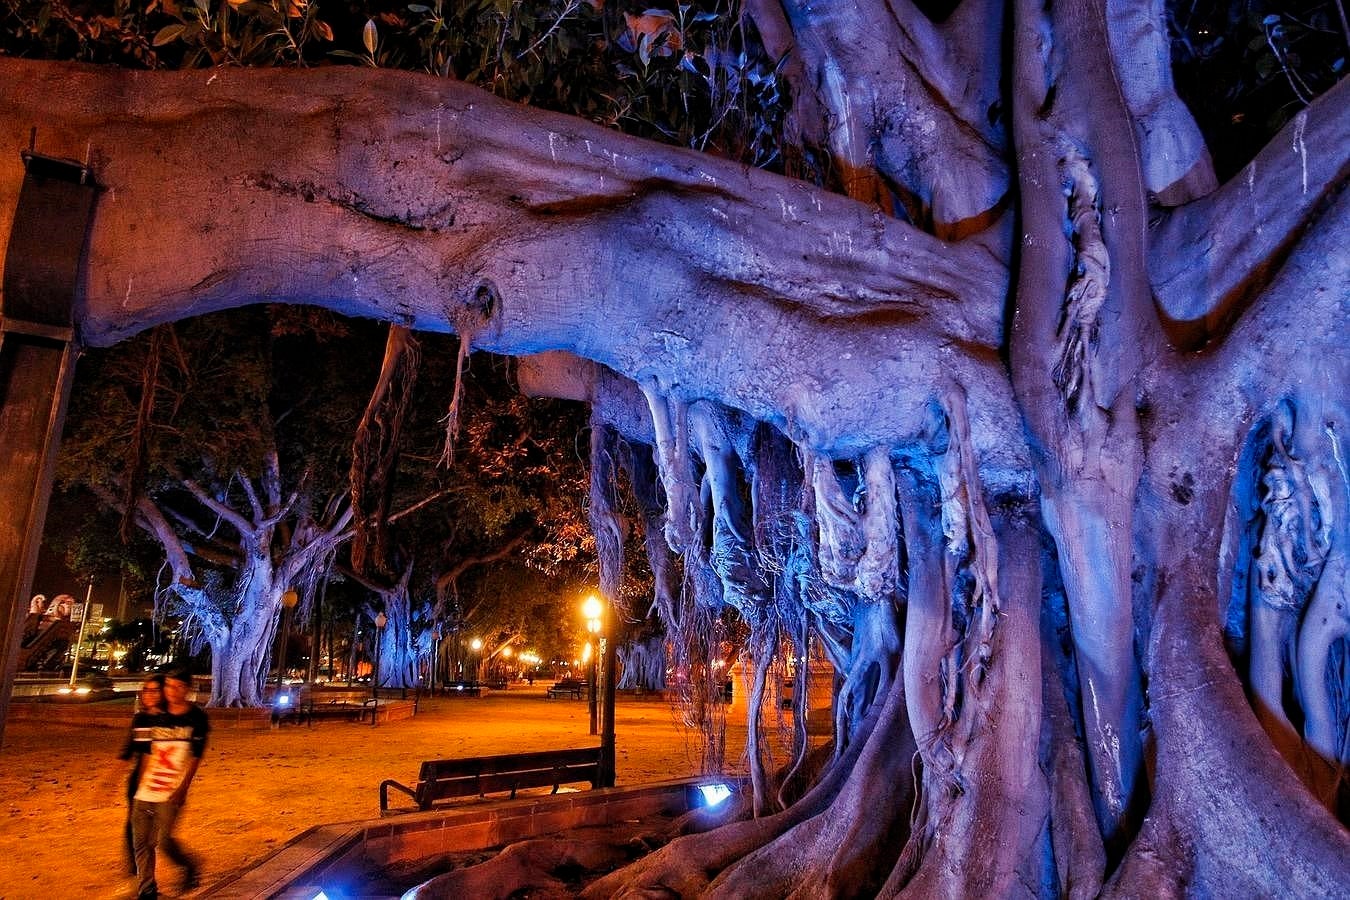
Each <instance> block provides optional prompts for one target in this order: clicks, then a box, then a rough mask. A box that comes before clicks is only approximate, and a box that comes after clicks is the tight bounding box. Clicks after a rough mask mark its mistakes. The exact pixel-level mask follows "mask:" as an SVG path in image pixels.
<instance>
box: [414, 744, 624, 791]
mask: <svg viewBox="0 0 1350 900" xmlns="http://www.w3.org/2000/svg"><path fill="white" fill-rule="evenodd" d="M599 762H600V748H599V747H583V748H580V749H577V750H541V751H538V752H535V753H510V754H506V755H504V756H478V757H472V758H469V759H429V760H427V761H425V762H423V763H422V769H421V772H420V773H419V774H418V776H417V780H418V781H421V782H423V783H428V782H436V781H442V780H444V779H451V778H467V777H470V776H473V775H500V774H506V773H512V772H527V771H533V770H538V769H547V770H552V769H555V768H564V769H565V768H569V767H573V766H585V765H590V764H591V763H595V764H599Z"/></svg>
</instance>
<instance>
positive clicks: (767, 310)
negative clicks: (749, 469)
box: [0, 59, 1021, 468]
mask: <svg viewBox="0 0 1350 900" xmlns="http://www.w3.org/2000/svg"><path fill="white" fill-rule="evenodd" d="M0 82H3V83H4V84H6V85H10V86H18V87H20V88H21V89H17V90H7V91H5V92H4V93H3V96H0V242H3V241H4V240H5V238H6V237H7V234H8V229H9V227H10V222H11V216H12V211H13V209H14V206H15V202H16V200H17V192H18V188H19V184H20V180H21V177H22V171H21V167H20V165H19V150H20V149H23V148H26V147H27V146H28V143H29V135H30V129H32V128H33V127H36V128H37V130H38V141H37V145H38V149H39V150H40V151H42V152H44V153H48V154H51V155H60V156H69V157H78V158H85V157H86V156H87V157H88V158H89V160H90V164H91V167H92V169H93V171H94V175H95V178H96V179H97V181H98V183H99V184H100V185H101V186H102V187H104V188H105V191H104V193H103V195H102V196H101V198H100V200H99V202H98V205H97V209H96V213H95V222H94V224H93V227H92V230H91V234H90V239H89V246H88V254H87V259H88V268H87V275H86V281H85V284H84V286H83V287H84V292H83V295H84V304H83V308H82V310H81V315H80V328H81V331H82V334H83V336H84V338H85V340H87V341H88V342H91V343H95V344H107V343H111V342H113V341H115V340H117V339H119V338H122V337H125V336H127V335H129V334H132V333H134V332H136V331H138V330H140V329H143V328H146V327H148V326H150V325H152V324H154V323H156V322H161V321H166V320H169V319H175V318H182V317H185V316H189V315H196V314H201V313H205V312H209V311H213V310H218V309H223V308H227V307H233V306H239V305H242V304H247V303H253V302H263V301H266V302H284V303H311V304H316V305H321V306H325V307H328V308H331V309H335V310H337V311H339V312H344V313H347V314H354V315H365V316H373V317H378V318H381V319H386V320H391V321H398V322H401V323H404V324H408V325H410V326H412V327H416V328H425V329H432V330H455V331H458V332H460V333H461V334H465V335H467V336H468V337H469V338H470V339H471V340H472V341H473V343H474V345H475V346H476V347H478V348H482V349H489V350H495V351H497V352H504V353H511V354H520V353H526V352H534V351H538V350H544V349H566V350H572V351H574V352H576V353H578V354H579V355H581V356H584V357H587V358H589V359H593V360H596V361H598V362H602V363H604V364H606V365H608V366H610V367H611V368H612V369H614V370H615V371H618V372H620V373H622V374H624V375H625V376H627V377H630V378H635V379H637V378H645V379H650V380H653V381H656V382H658V383H660V384H662V385H663V388H664V389H665V390H666V391H667V392H671V393H673V394H676V395H679V396H685V397H689V398H698V397H708V398H710V399H715V400H718V401H719V402H724V403H726V404H728V405H731V406H734V407H737V408H740V409H743V410H746V411H747V412H749V413H751V414H752V415H754V416H756V417H757V418H761V419H764V420H767V421H773V422H777V423H779V424H780V425H781V426H782V427H784V428H786V429H789V430H791V431H792V432H793V433H794V434H796V435H797V436H799V437H800V438H802V439H804V440H807V441H808V442H810V443H811V444H813V445H815V446H818V447H821V448H825V449H829V448H836V449H841V450H847V449H848V448H849V447H850V446H854V445H857V446H863V447H865V446H869V445H871V444H874V443H878V442H882V441H885V442H889V443H896V442H898V441H899V440H900V439H901V438H903V437H904V436H905V435H909V436H913V435H916V434H918V433H919V432H920V431H921V430H922V423H923V419H924V416H923V412H924V408H925V404H926V402H927V400H928V398H929V397H930V396H931V395H932V394H933V391H932V388H931V382H932V380H933V379H934V378H935V377H936V373H938V372H942V373H943V374H944V375H950V376H951V377H954V378H957V379H958V380H960V381H962V383H964V384H966V385H967V386H968V387H970V386H972V385H986V387H983V388H978V387H975V388H971V389H972V390H974V391H975V393H976V394H977V395H978V396H972V406H973V407H975V408H977V409H982V410H983V413H982V414H983V415H985V416H988V417H991V418H995V419H998V420H999V422H1000V424H1001V425H1002V426H1003V427H1001V428H999V429H997V430H999V431H1001V432H1002V433H1004V434H1009V433H1017V425H1016V422H1017V419H1016V413H1015V409H1014V406H1013V404H1012V401H1011V395H1010V392H1009V391H1008V390H1007V388H1006V378H1005V377H1004V375H1003V372H1002V366H1001V364H1000V362H999V360H998V357H997V353H996V350H995V348H996V347H997V346H998V344H999V343H1000V341H1001V338H1002V322H1003V303H1004V300H1005V298H1006V293H1007V281H1008V274H1007V266H1006V262H1005V260H1004V258H1003V257H1004V250H1003V249H1002V248H992V249H991V248H990V247H988V246H983V245H981V244H980V243H979V242H977V241H974V240H971V241H965V242H962V243H961V244H956V245H953V244H948V243H945V242H942V241H939V240H937V239H935V238H934V237H932V236H930V235H927V234H925V233H923V232H921V231H919V230H917V229H915V228H912V227H910V226H908V225H906V224H904V223H901V222H897V221H894V220H891V219H888V218H886V217H884V216H882V215H880V214H878V213H877V212H876V210H874V209H872V208H869V207H867V206H865V205H863V204H860V203H856V202H853V201H851V200H848V199H847V198H843V197H840V196H837V195H832V194H829V193H827V192H823V191H821V190H819V189H817V188H815V187H813V186H810V185H807V184H804V183H801V182H796V181H792V180H790V179H786V178H783V177H780V176H776V175H772V174H769V173H765V172H761V171H758V170H752V169H746V168H745V167H743V166H740V165H738V164H734V163H731V162H728V161H725V160H718V159H715V158H712V157H708V156H704V155H701V154H697V153H694V152H691V151H686V150H681V149H676V148H671V147H665V146H661V145H657V144H654V143H651V142H646V141H640V140H637V139H633V138H629V137H626V136H623V135H620V134H617V133H615V132H612V131H607V130H605V129H603V128H600V127H598V126H595V125H593V124H590V123H587V122H583V121H580V120H577V119H573V118H569V117H566V116H561V115H556V114H551V113H545V112H541V111H538V110H528V109H525V108H523V107H519V106H516V105H513V104H509V103H505V102H503V101H500V100H498V99H495V98H493V97H491V96H490V95H488V94H486V93H484V92H481V91H479V90H477V89H474V88H471V87H469V86H466V85H463V84H461V83H456V82H450V81H445V80H440V79H435V78H430V77H427V76H420V75H414V74H410V73H396V72H370V71H365V70H358V69H354V68H352V69H348V68H327V69H323V70H314V71H301V72H297V71H276V70H234V69H222V70H213V71H190V72H178V73H147V72H128V71H124V70H113V69H99V68H91V67H84V66H78V65H71V64H56V63H40V62H30V61H24V60H13V59H5V60H0ZM877 396H895V398H896V402H895V403H894V404H893V405H891V406H890V407H888V410H887V414H886V415H883V416H878V415H877V414H876V406H875V402H874V399H873V398H875V397H877ZM1014 466H1015V467H1016V468H1020V467H1021V464H1020V462H1017V463H1015V464H1014Z"/></svg>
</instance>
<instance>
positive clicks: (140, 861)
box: [131, 672, 210, 900]
mask: <svg viewBox="0 0 1350 900" xmlns="http://www.w3.org/2000/svg"><path fill="white" fill-rule="evenodd" d="M187 695H188V676H187V674H186V673H184V672H171V673H167V674H166V675H165V676H164V711H163V713H161V714H160V715H158V716H156V717H154V722H153V724H152V725H151V726H150V727H149V728H147V729H144V730H143V731H142V735H144V737H145V739H146V740H145V741H144V742H143V744H142V746H141V747H138V748H137V750H138V752H142V753H144V754H145V758H144V760H143V765H142V766H141V778H140V783H139V784H138V786H137V788H136V794H135V797H134V799H133V800H132V805H131V832H132V843H133V844H134V846H135V852H136V872H137V875H138V877H139V883H138V886H137V894H136V897H137V900H157V898H158V896H159V886H158V885H157V884H156V883H155V849H156V848H159V849H160V850H163V851H164V855H165V856H167V857H168V858H169V859H170V860H172V861H173V862H174V863H175V864H176V865H178V866H181V867H182V868H183V890H184V891H190V890H192V889H193V888H195V887H197V885H198V877H197V875H198V870H197V863H196V861H195V860H193V858H192V857H191V856H189V855H188V854H187V853H186V852H184V850H183V848H182V847H181V846H179V844H178V841H177V840H176V839H175V838H174V836H173V826H174V822H175V821H176V820H177V818H178V813H179V810H181V809H182V808H183V803H184V801H185V800H186V799H187V792H188V787H189V786H190V785H191V784H192V777H193V776H194V775H196V774H197V765H198V763H200V762H201V758H202V753H203V752H204V751H205V750H206V735H207V732H208V731H209V730H210V726H209V724H208V723H207V720H206V713H204V712H202V710H201V709H200V708H199V707H197V706H196V705H194V704H192V703H189V702H188V699H187Z"/></svg>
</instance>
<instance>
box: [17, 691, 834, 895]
mask: <svg viewBox="0 0 1350 900" xmlns="http://www.w3.org/2000/svg"><path fill="white" fill-rule="evenodd" d="M545 687H546V684H544V683H540V684H537V685H536V686H535V687H533V688H528V687H524V686H521V687H519V688H517V687H512V689H511V690H510V691H508V692H506V693H500V692H492V693H491V694H489V695H488V696H485V697H483V698H481V699H478V700H473V699H461V700H446V699H440V698H438V699H434V700H427V701H424V704H423V706H422V711H421V712H420V713H419V715H418V716H417V717H416V718H415V719H410V720H405V721H401V722H395V723H392V724H388V725H380V726H379V727H377V728H372V727H371V726H370V725H368V724H367V725H357V724H355V723H342V722H333V721H327V722H320V723H319V724H316V725H315V726H314V727H313V728H305V727H296V726H286V727H284V728H282V729H280V730H273V731H226V730H221V731H218V732H216V733H215V734H213V735H212V740H211V744H210V746H209V748H208V750H207V756H206V759H205V760H204V761H203V764H202V768H201V770H200V772H199V774H198V776H197V780H196V782H195V783H194V784H193V787H192V793H191V794H190V795H189V797H188V804H187V807H186V808H185V809H184V811H183V815H182V818H181V819H180V820H179V829H178V834H179V836H180V838H181V839H182V840H183V843H184V844H185V845H186V846H187V847H188V848H189V849H190V850H191V851H192V852H194V853H196V854H197V855H199V856H200V857H201V858H202V861H203V863H204V869H203V883H204V886H205V887H206V888H210V887H211V885H213V884H214V883H216V882H217V881H219V880H220V879H221V878H222V877H224V876H226V875H227V874H229V873H230V872H232V871H236V870H239V869H241V868H245V867H248V866H250V865H252V864H254V863H256V862H258V861H259V860H260V859H262V858H263V857H265V856H267V855H268V854H269V853H271V852H272V851H273V850H274V849H276V848H277V847H279V846H280V845H282V844H284V843H285V842H286V841H288V840H289V839H290V838H292V837H294V836H295V835H297V834H299V833H300V832H301V831H304V830H305V829H307V828H309V827H310V826H312V825H317V824H320V823H325V822H345V821H352V820H359V819H367V818H374V817H377V816H378V815H379V798H378V794H377V788H378V785H379V783H380V781H382V780H383V779H385V778H396V779H398V780H400V781H403V782H405V783H408V782H410V781H412V780H413V779H415V777H416V775H417V767H418V763H419V762H420V761H421V760H423V759H433V758H440V757H455V756H478V755H487V754H492V753H509V752H515V751H523V750H546V749H554V748H560V747H582V746H590V745H593V744H594V743H598V738H594V737H591V736H590V735H589V734H587V724H588V722H587V710H586V704H585V702H583V701H574V700H546V699H544V689H545ZM737 687H738V689H739V688H740V687H741V684H738V685H737ZM615 713H616V721H617V725H616V729H615V730H616V733H617V734H618V741H617V775H618V781H619V783H620V784H637V783H642V782H647V781H656V780H661V779H665V778H672V777H681V776H685V775H691V774H696V773H697V770H698V753H699V744H698V740H697V735H696V734H694V733H692V732H689V731H687V730H686V729H684V728H683V727H682V726H681V725H680V724H679V723H678V722H677V717H676V714H675V713H674V711H673V710H672V709H671V708H670V707H669V706H668V705H666V704H665V703H661V702H653V701H633V700H625V699H620V701H619V703H618V705H617V707H616V710H615ZM813 715H814V713H813ZM727 720H728V728H727V760H728V763H729V767H730V768H731V769H732V770H733V771H736V770H739V769H740V768H741V766H740V757H741V754H742V752H743V748H744V746H745V726H744V706H743V698H742V696H741V691H740V690H738V691H737V697H736V702H735V703H734V704H733V705H732V707H731V709H730V711H729V713H728V717H727ZM813 730H814V729H813ZM122 739H123V735H122V734H121V733H120V732H118V731H115V730H112V729H107V728H91V727H72V726H51V725H43V724H39V723H36V722H32V721H11V722H10V723H9V724H8V725H7V726H6V728H5V737H4V741H5V744H4V749H3V751H0V798H3V803H4V806H5V809H4V812H5V818H4V822H3V824H0V900H19V898H24V900H30V898H31V900H62V898H85V897H89V898H127V897H131V896H133V895H134V882H133V881H132V879H131V878H130V876H128V875H126V874H125V864H124V862H123V857H122V851H121V846H120V844H119V841H120V840H121V833H122V832H121V828H122V821H123V816H124V815H125V805H124V801H123V799H122V797H123V793H122V791H123V787H124V779H125V766H124V764H122V763H120V762H118V761H117V759H116V755H117V751H118V749H119V747H120V746H121V741H122ZM470 802H473V801H470ZM166 869H167V870H166V871H165V872H163V873H161V895H165V894H167V895H169V896H174V895H175V894H174V890H173V889H174V888H175V887H176V886H177V881H176V879H177V877H178V873H177V871H176V870H174V869H172V868H171V867H166ZM165 876H167V877H165Z"/></svg>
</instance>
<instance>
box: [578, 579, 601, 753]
mask: <svg viewBox="0 0 1350 900" xmlns="http://www.w3.org/2000/svg"><path fill="white" fill-rule="evenodd" d="M604 614H605V607H604V604H603V603H601V602H600V598H599V597H597V596H595V595H594V594H591V595H590V596H588V597H587V598H586V599H585V601H583V602H582V604H581V616H582V618H584V619H585V620H586V630H587V631H588V632H590V633H591V634H595V635H598V634H599V633H600V627H601V626H600V618H601V616H603V615H604ZM598 656H599V654H596V653H592V652H591V644H590V642H589V641H587V642H586V649H585V652H584V653H583V654H582V659H589V660H590V663H591V676H590V678H588V679H587V683H588V684H589V685H590V691H589V695H588V696H589V697H590V713H591V716H590V718H591V734H599V733H600V716H599V712H600V710H599V704H598V703H597V702H596V692H595V681H596V662H597V657H598Z"/></svg>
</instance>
